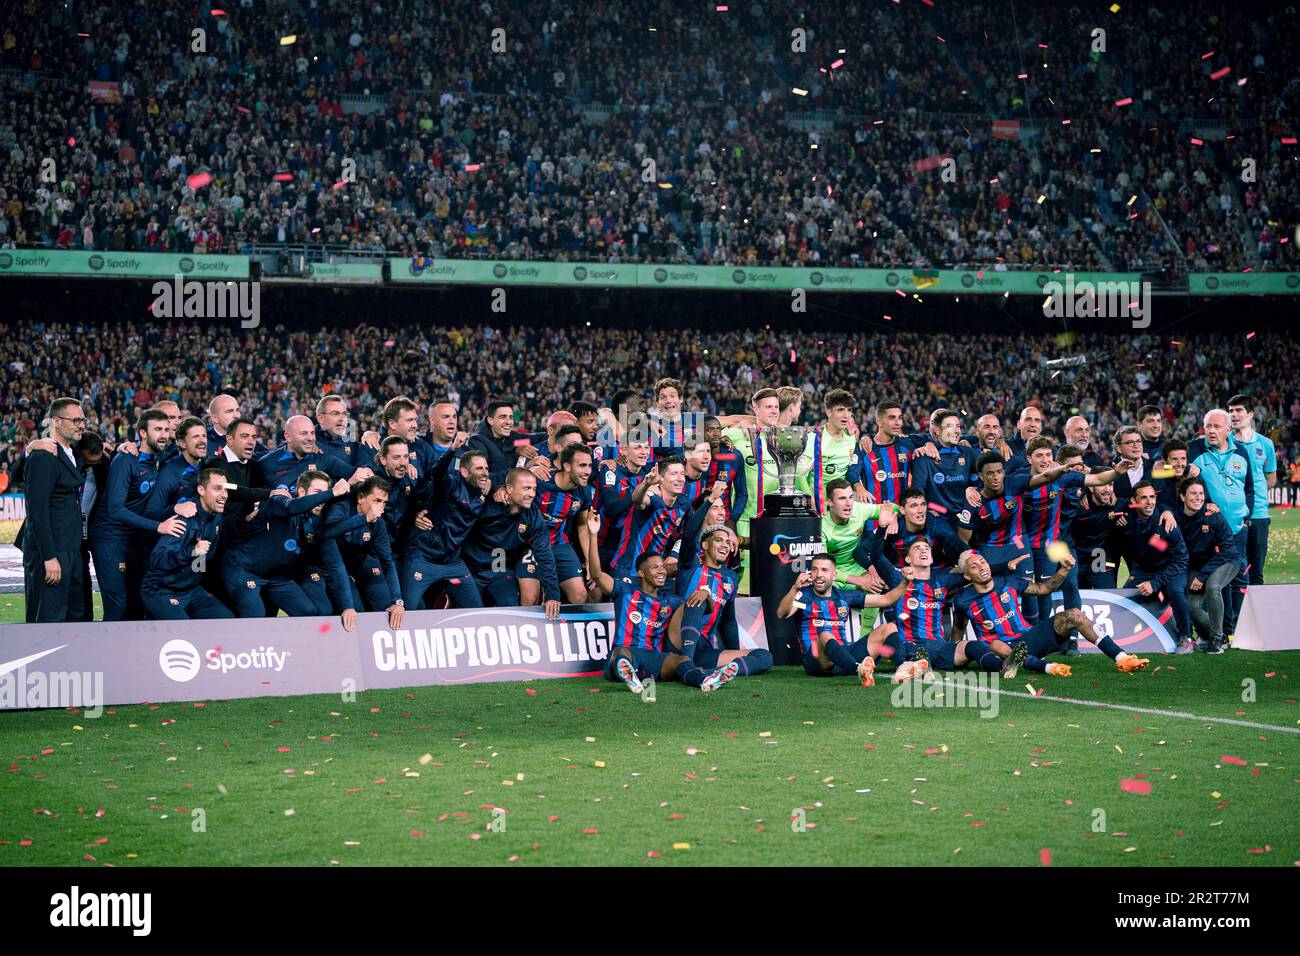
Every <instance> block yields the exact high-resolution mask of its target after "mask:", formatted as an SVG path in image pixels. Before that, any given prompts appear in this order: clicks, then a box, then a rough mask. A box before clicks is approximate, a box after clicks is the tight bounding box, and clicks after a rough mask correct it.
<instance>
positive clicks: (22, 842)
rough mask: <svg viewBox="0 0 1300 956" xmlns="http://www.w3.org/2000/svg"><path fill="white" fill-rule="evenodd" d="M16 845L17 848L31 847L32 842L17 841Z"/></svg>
mask: <svg viewBox="0 0 1300 956" xmlns="http://www.w3.org/2000/svg"><path fill="white" fill-rule="evenodd" d="M18 845H19V846H31V845H32V841H31V840H19V841H18Z"/></svg>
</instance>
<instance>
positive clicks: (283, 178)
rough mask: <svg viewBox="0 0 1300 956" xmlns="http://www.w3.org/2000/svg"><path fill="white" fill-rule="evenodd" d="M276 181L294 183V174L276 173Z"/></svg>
mask: <svg viewBox="0 0 1300 956" xmlns="http://www.w3.org/2000/svg"><path fill="white" fill-rule="evenodd" d="M275 181H276V182H277V183H289V182H293V173H276V174H275Z"/></svg>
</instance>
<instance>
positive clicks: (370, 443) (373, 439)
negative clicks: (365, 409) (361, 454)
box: [361, 431, 379, 451]
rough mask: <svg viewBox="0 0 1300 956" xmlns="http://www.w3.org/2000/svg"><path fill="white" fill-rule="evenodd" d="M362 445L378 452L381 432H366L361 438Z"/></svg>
mask: <svg viewBox="0 0 1300 956" xmlns="http://www.w3.org/2000/svg"><path fill="white" fill-rule="evenodd" d="M361 444H363V445H365V446H366V447H367V448H373V449H375V451H378V450H379V432H369V431H368V432H366V433H365V434H363V435H362V436H361Z"/></svg>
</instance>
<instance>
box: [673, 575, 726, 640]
mask: <svg viewBox="0 0 1300 956" xmlns="http://www.w3.org/2000/svg"><path fill="white" fill-rule="evenodd" d="M739 583H740V577H739V575H737V574H736V572H735V571H732V570H731V569H730V568H711V567H709V566H708V565H706V564H701V565H698V566H696V567H695V568H693V569H692V570H691V571H690V572H689V573H687V574H684V575H678V578H677V593H678V594H680V595H681V598H682V600H683V601H685V600H687V599H688V598H690V596H691V595H692V594H694V593H695V592H696V591H698V590H700V588H707V589H708V592H709V594H710V595H711V596H712V598H713V602H712V604H711V605H709V606H708V607H707V608H706V609H705V612H704V619H703V620H702V621H701V622H700V636H701V638H703V639H704V640H706V641H708V642H709V643H710V644H712V645H713V646H714V647H717V646H718V641H717V640H716V639H715V638H714V632H715V631H717V629H718V621H719V620H720V619H721V617H722V609H723V607H724V606H725V605H726V603H727V602H728V601H730V600H731V599H732V598H733V597H735V596H736V588H737V587H738V586H739Z"/></svg>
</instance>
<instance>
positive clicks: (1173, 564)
mask: <svg viewBox="0 0 1300 956" xmlns="http://www.w3.org/2000/svg"><path fill="white" fill-rule="evenodd" d="M1161 513H1162V512H1161V511H1160V509H1159V508H1157V509H1156V511H1155V513H1154V514H1152V515H1151V517H1149V518H1144V517H1142V515H1141V513H1140V512H1138V510H1137V509H1136V508H1129V509H1128V521H1127V523H1126V524H1125V525H1124V527H1123V528H1121V529H1120V530H1121V531H1122V532H1123V533H1124V541H1125V557H1126V558H1127V560H1128V566H1129V573H1130V575H1131V576H1130V577H1129V579H1128V581H1127V582H1126V583H1125V584H1124V587H1126V588H1131V587H1136V586H1137V585H1138V584H1140V583H1141V582H1143V581H1150V582H1151V584H1152V586H1153V587H1154V588H1155V593H1156V594H1160V593H1162V592H1163V594H1164V597H1165V601H1167V602H1168V603H1169V606H1170V607H1172V608H1173V609H1174V631H1175V632H1176V637H1177V638H1178V639H1180V640H1181V639H1183V638H1187V637H1190V636H1191V633H1192V617H1191V609H1190V608H1189V607H1188V606H1187V544H1186V543H1185V542H1184V541H1183V535H1182V532H1180V531H1179V530H1178V528H1177V527H1175V528H1174V530H1173V531H1165V530H1164V529H1163V528H1161V527H1160V521H1159V519H1160V515H1161ZM1153 542H1156V543H1153ZM1154 596H1155V595H1152V597H1154Z"/></svg>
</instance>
